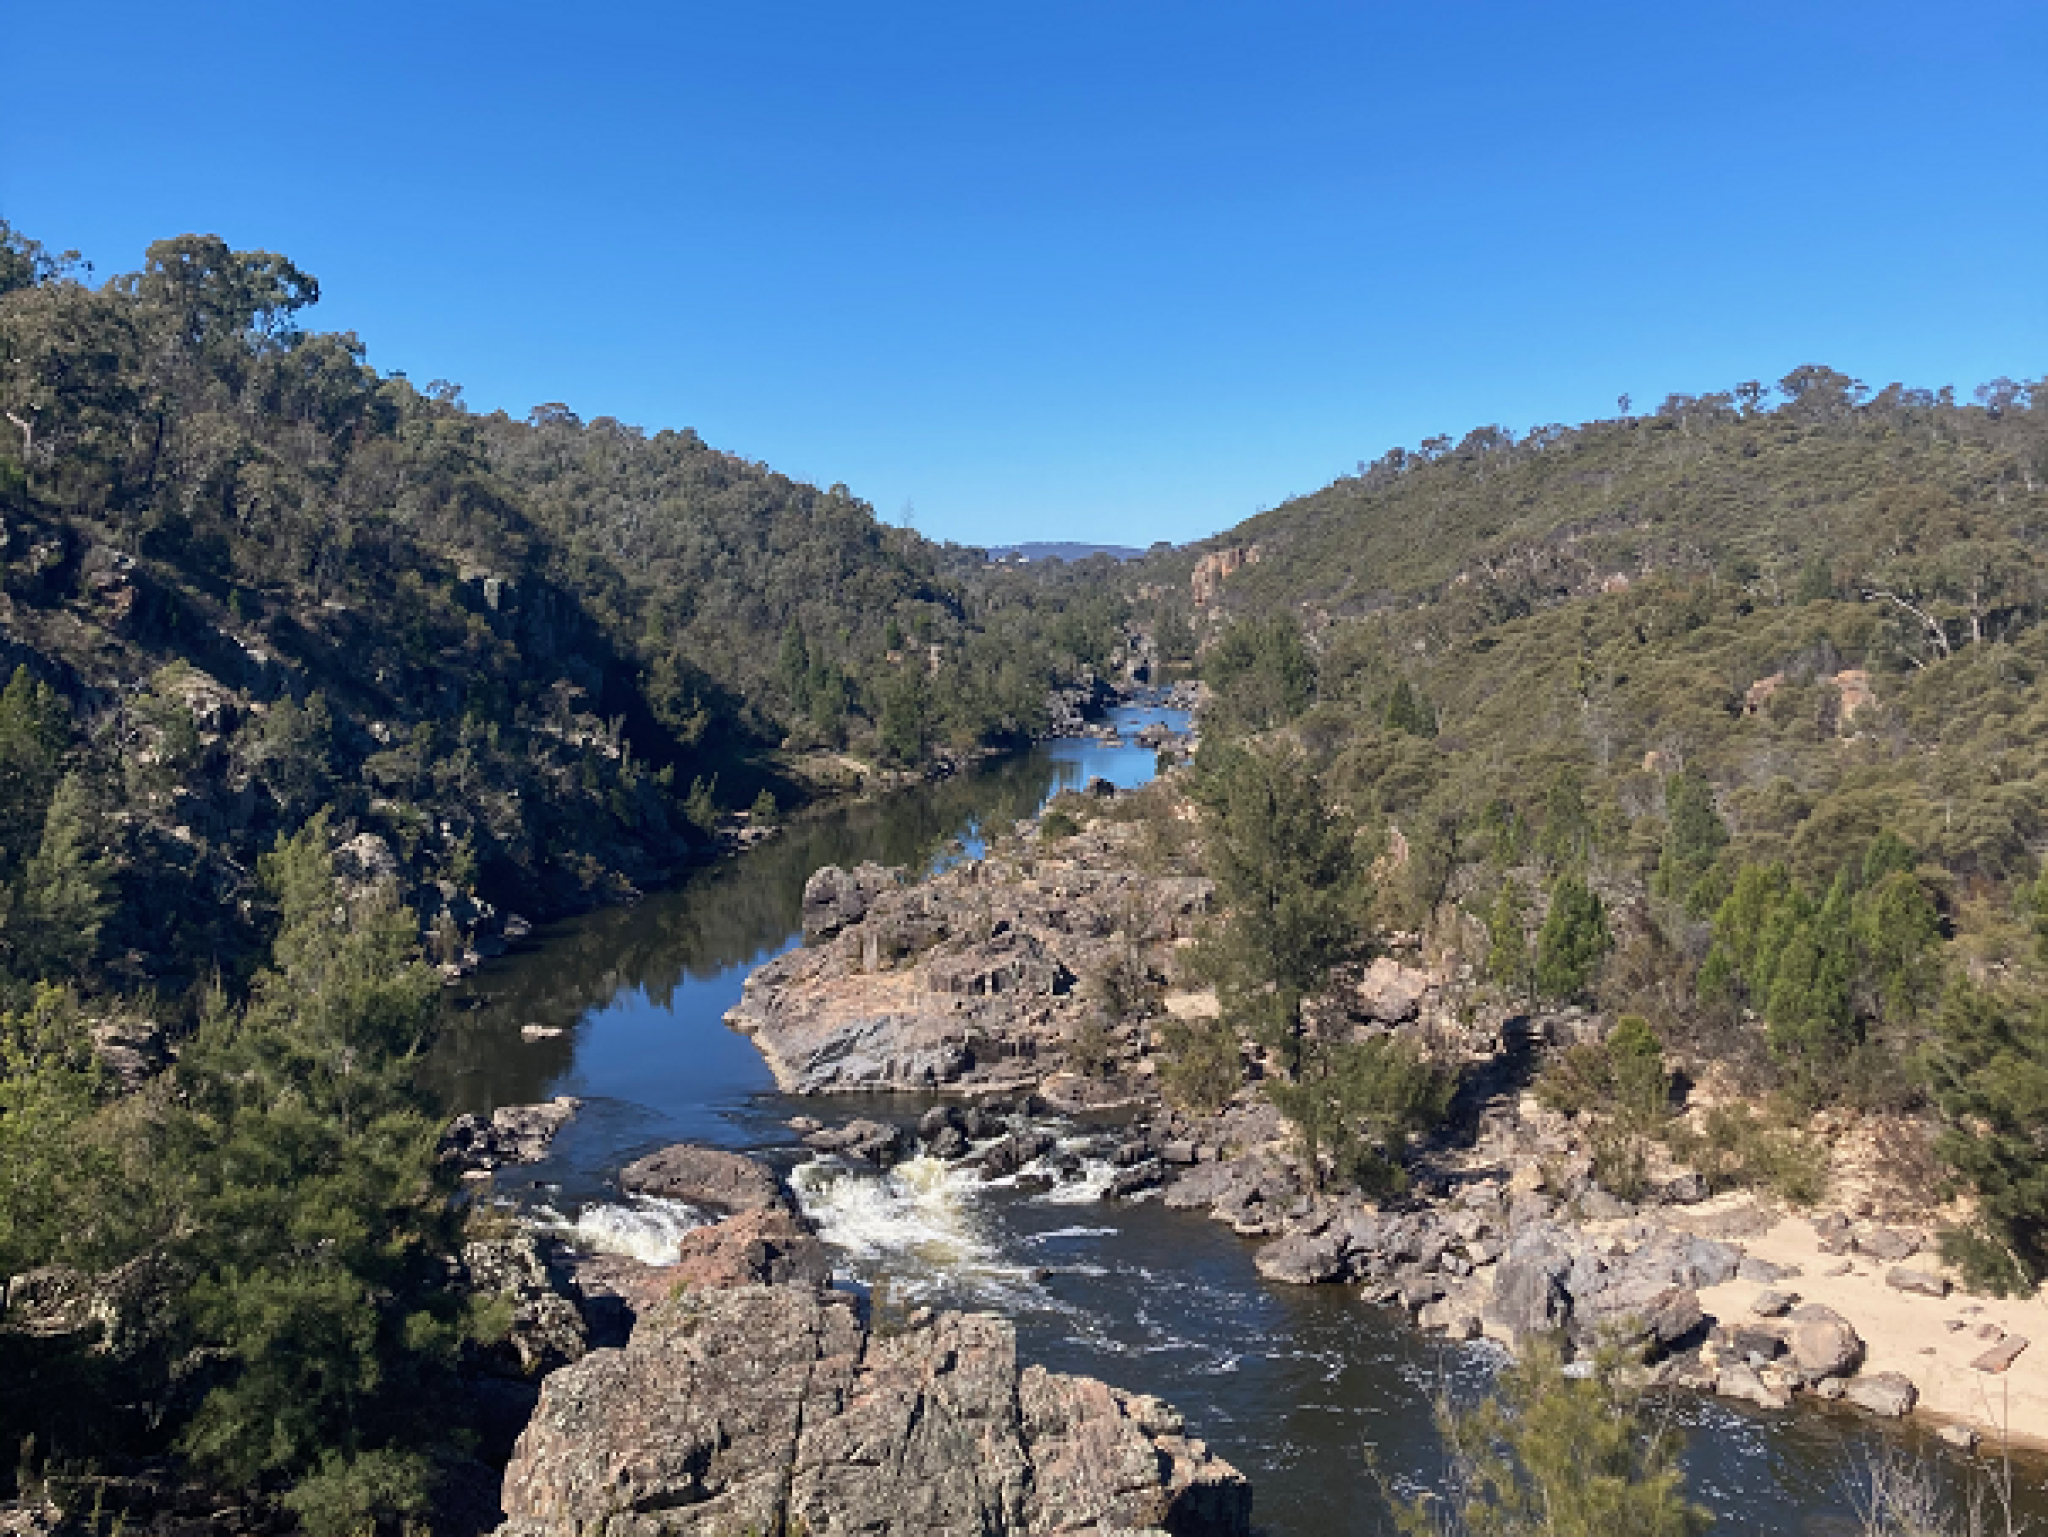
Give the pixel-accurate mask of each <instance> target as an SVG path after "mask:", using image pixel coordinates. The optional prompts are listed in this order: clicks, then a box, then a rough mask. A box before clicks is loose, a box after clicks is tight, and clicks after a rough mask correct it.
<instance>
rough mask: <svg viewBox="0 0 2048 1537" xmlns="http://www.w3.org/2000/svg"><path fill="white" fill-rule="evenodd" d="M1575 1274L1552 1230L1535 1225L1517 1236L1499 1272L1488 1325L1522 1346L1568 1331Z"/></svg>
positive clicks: (1491, 1301) (1495, 1280) (1562, 1246)
mask: <svg viewBox="0 0 2048 1537" xmlns="http://www.w3.org/2000/svg"><path fill="white" fill-rule="evenodd" d="M1571 1271H1572V1256H1571V1253H1570V1251H1569V1250H1568V1249H1567V1248H1566V1247H1565V1246H1564V1245H1563V1244H1562V1243H1560V1242H1559V1241H1558V1239H1557V1237H1556V1236H1555V1234H1554V1233H1553V1232H1552V1231H1551V1230H1549V1229H1547V1228H1544V1227H1541V1226H1532V1227H1530V1228H1528V1229H1525V1230H1524V1231H1523V1232H1521V1233H1518V1234H1516V1235H1515V1238H1514V1241H1513V1242H1512V1243H1510V1244H1509V1245H1508V1249H1507V1253H1506V1254H1505V1255H1503V1256H1502V1257H1501V1261H1500V1265H1499V1268H1498V1269H1496V1270H1495V1272H1494V1276H1493V1296H1492V1297H1491V1298H1490V1299H1489V1300H1488V1302H1487V1304H1486V1320H1487V1322H1488V1323H1490V1324H1492V1325H1494V1326H1495V1327H1497V1328H1498V1329H1500V1330H1501V1331H1502V1332H1503V1333H1505V1334H1506V1335H1507V1336H1508V1338H1509V1339H1510V1340H1512V1341H1513V1342H1514V1343H1516V1344H1518V1345H1519V1344H1521V1343H1523V1342H1524V1341H1527V1340H1530V1339H1534V1338H1536V1337H1537V1336H1540V1335H1545V1334H1552V1333H1555V1332H1557V1331H1558V1330H1560V1329H1563V1328H1565V1327H1567V1326H1568V1325H1569V1324H1570V1323H1571V1320H1572V1294H1571V1291H1570V1289H1569V1288H1568V1287H1567V1285H1566V1281H1567V1279H1568V1278H1569V1277H1570V1275H1571Z"/></svg>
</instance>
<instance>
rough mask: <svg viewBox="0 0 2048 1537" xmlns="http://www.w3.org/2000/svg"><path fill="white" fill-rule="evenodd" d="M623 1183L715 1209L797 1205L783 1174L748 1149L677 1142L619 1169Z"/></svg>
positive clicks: (789, 1208) (641, 1192) (790, 1208)
mask: <svg viewBox="0 0 2048 1537" xmlns="http://www.w3.org/2000/svg"><path fill="white" fill-rule="evenodd" d="M619 1188H620V1189H621V1190H626V1191H630V1192H632V1193H633V1194H635V1195H651V1196H660V1197H661V1198H663V1199H665V1200H670V1201H682V1202H684V1203H685V1204H687V1205H690V1206H701V1207H703V1208H705V1209H706V1210H709V1211H714V1212H749V1211H794V1210H795V1209H796V1202H795V1201H794V1200H793V1199H792V1197H791V1196H790V1193H789V1187H788V1186H787V1185H785V1184H784V1183H783V1182H782V1178H781V1176H780V1175H778V1174H777V1173H776V1172H775V1171H774V1170H773V1169H771V1168H769V1167H768V1165H766V1164H765V1163H762V1162H761V1161H760V1160H759V1159H756V1158H749V1157H747V1156H746V1155H745V1154H744V1153H728V1152H725V1151H723V1150H722V1149H719V1148H712V1147H699V1146H697V1145H696V1144H695V1143H690V1142H678V1143H676V1144H675V1145H674V1146H672V1147H665V1148H663V1149H662V1150H661V1151H660V1152H658V1153H649V1154H648V1155H647V1156H646V1157H645V1158H638V1159H635V1160H634V1161H633V1162H632V1163H629V1164H627V1165H626V1167H625V1168H623V1169H621V1170H620V1171H619Z"/></svg>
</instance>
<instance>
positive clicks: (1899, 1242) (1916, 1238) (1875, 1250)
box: [1850, 1227, 1926, 1264]
mask: <svg viewBox="0 0 2048 1537" xmlns="http://www.w3.org/2000/svg"><path fill="white" fill-rule="evenodd" d="M1850 1242H1851V1243H1852V1244H1853V1245H1854V1246H1855V1249H1856V1252H1857V1253H1858V1254H1868V1255H1869V1256H1870V1257H1871V1258H1872V1259H1878V1260H1883V1261H1885V1262H1886V1263H1887V1264H1896V1263H1897V1262H1898V1261H1900V1260H1902V1259H1911V1258H1912V1257H1913V1256H1914V1255H1916V1254H1918V1253H1919V1252H1920V1250H1921V1249H1922V1248H1923V1247H1924V1246H1925V1244H1926V1238H1925V1237H1924V1236H1923V1235H1922V1234H1919V1233H1908V1232H1902V1231H1898V1230H1896V1229H1892V1228H1882V1227H1880V1228H1872V1229H1871V1230H1870V1231H1868V1232H1863V1233H1857V1234H1855V1235H1853V1237H1852V1238H1851V1239H1850Z"/></svg>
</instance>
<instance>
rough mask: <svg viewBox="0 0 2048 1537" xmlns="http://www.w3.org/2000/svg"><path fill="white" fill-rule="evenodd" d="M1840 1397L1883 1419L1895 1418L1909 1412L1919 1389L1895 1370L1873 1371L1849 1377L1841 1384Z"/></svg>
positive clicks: (1916, 1400)
mask: <svg viewBox="0 0 2048 1537" xmlns="http://www.w3.org/2000/svg"><path fill="white" fill-rule="evenodd" d="M1842 1401H1843V1402H1844V1403H1850V1404H1854V1405H1855V1406H1856V1407H1857V1408H1859V1409H1865V1410H1868V1411H1869V1412H1870V1413H1872V1414H1875V1415H1880V1416H1882V1417H1883V1418H1885V1419H1891V1420H1895V1419H1899V1418H1901V1417H1902V1416H1904V1415H1908V1414H1911V1413H1912V1412H1913V1405H1915V1404H1916V1403H1918V1402H1919V1401H1920V1390H1919V1389H1918V1388H1916V1387H1914V1386H1913V1384H1912V1382H1911V1381H1910V1380H1908V1379H1907V1378H1905V1377H1902V1376H1900V1375H1899V1374H1898V1373H1897V1372H1876V1373H1873V1374H1872V1375H1871V1376H1868V1377H1851V1378H1850V1379H1849V1380H1848V1381H1847V1382H1845V1383H1843V1384H1842Z"/></svg>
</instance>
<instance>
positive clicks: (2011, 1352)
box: [1970, 1334, 2027, 1373]
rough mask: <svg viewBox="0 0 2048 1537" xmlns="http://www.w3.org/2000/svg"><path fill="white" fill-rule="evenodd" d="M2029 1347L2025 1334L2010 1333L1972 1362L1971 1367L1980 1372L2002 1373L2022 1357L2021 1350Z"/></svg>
mask: <svg viewBox="0 0 2048 1537" xmlns="http://www.w3.org/2000/svg"><path fill="white" fill-rule="evenodd" d="M2026 1348H2027V1337H2026V1336H2025V1335H2024V1334H2008V1335H2006V1336H2005V1338H2004V1339H2002V1340H2000V1341H1999V1342H1998V1343H1997V1344H1996V1345H1993V1346H1992V1347H1991V1348H1990V1349H1989V1350H1987V1351H1985V1352H1984V1353H1983V1354H1982V1355H1980V1356H1978V1357H1977V1359H1976V1360H1974V1361H1972V1362H1971V1363H1970V1366H1971V1369H1972V1370H1974V1371H1980V1372H1992V1373H2000V1372H2004V1371H2007V1370H2009V1369H2010V1368H2011V1366H2012V1363H2013V1362H2015V1361H2017V1360H2018V1359H2019V1358H2020V1352H2022V1351H2023V1350H2025V1349H2026Z"/></svg>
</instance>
